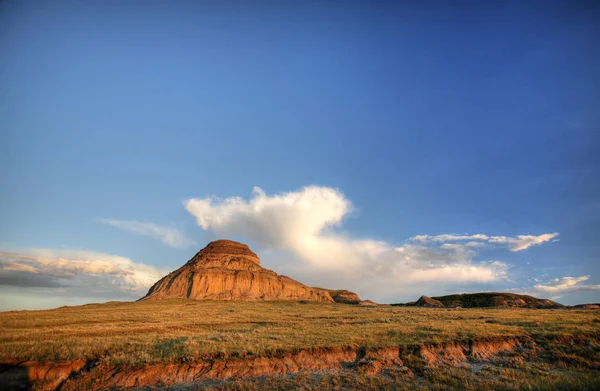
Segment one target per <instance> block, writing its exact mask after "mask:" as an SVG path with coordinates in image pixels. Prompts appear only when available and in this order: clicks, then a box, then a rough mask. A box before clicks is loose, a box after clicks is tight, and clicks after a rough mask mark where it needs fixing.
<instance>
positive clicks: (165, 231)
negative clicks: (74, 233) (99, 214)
mask: <svg viewBox="0 0 600 391" xmlns="http://www.w3.org/2000/svg"><path fill="white" fill-rule="evenodd" d="M97 221H98V222H101V223H104V224H108V225H111V226H113V227H116V228H120V229H123V230H125V231H129V232H133V233H136V234H138V235H145V236H150V237H152V238H155V239H158V240H160V241H161V242H163V243H164V244H166V245H167V246H170V247H173V248H178V249H181V248H187V247H189V246H191V245H193V244H196V243H195V242H194V241H193V240H191V239H189V238H188V237H186V236H185V235H184V234H183V233H182V232H181V231H180V230H179V229H177V228H175V227H167V226H162V225H158V224H154V223H151V222H144V221H135V220H115V219H97Z"/></svg>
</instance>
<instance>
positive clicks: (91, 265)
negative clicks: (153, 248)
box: [0, 249, 167, 297]
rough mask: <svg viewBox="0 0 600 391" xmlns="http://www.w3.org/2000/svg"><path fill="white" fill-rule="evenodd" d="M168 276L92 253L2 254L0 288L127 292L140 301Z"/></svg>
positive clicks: (37, 251)
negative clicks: (151, 288) (2, 286)
mask: <svg viewBox="0 0 600 391" xmlns="http://www.w3.org/2000/svg"><path fill="white" fill-rule="evenodd" d="M166 272H167V271H166V270H159V269H157V268H155V267H153V266H149V265H145V264H143V263H139V262H134V261H132V260H131V259H129V258H126V257H121V256H117V255H110V254H104V253H96V252H90V251H81V250H56V249H29V250H26V251H24V252H0V285H4V286H13V287H15V286H16V287H23V288H27V287H42V288H58V287H60V288H67V290H69V289H70V288H72V289H74V290H75V291H81V290H83V291H84V292H86V293H93V292H94V291H96V292H97V293H100V292H111V291H112V292H113V293H115V292H126V293H128V294H129V295H130V296H134V297H139V296H140V295H143V294H145V293H146V291H147V289H148V288H149V287H150V286H151V285H152V284H154V283H155V282H156V281H158V280H159V279H160V278H161V277H162V276H163V275H165V274H166ZM71 292H73V291H71Z"/></svg>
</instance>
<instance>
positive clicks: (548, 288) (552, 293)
mask: <svg viewBox="0 0 600 391" xmlns="http://www.w3.org/2000/svg"><path fill="white" fill-rule="evenodd" d="M589 279H590V276H579V277H562V278H554V279H552V280H550V281H547V282H545V283H542V279H541V278H534V279H533V280H534V281H536V282H538V284H536V285H533V286H532V287H526V288H515V289H510V291H512V292H518V293H527V294H530V295H542V296H549V297H551V298H558V297H562V296H565V295H567V294H569V293H574V292H593V291H600V284H582V282H585V281H588V280H589Z"/></svg>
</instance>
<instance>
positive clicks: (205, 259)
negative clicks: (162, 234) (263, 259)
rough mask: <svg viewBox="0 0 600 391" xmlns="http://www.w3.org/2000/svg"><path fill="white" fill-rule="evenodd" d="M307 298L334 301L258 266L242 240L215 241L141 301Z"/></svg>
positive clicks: (321, 293) (325, 295) (320, 291)
mask: <svg viewBox="0 0 600 391" xmlns="http://www.w3.org/2000/svg"><path fill="white" fill-rule="evenodd" d="M172 298H187V299H195V300H308V301H321V302H326V303H333V302H334V300H333V299H332V298H331V296H330V295H329V293H328V292H326V291H324V290H319V289H315V288H311V287H309V286H306V285H304V284H302V283H300V282H298V281H296V280H293V279H291V278H289V277H286V276H280V275H278V274H277V273H275V272H274V271H272V270H269V269H265V268H263V267H261V266H260V259H259V258H258V256H257V255H256V254H255V253H254V252H252V250H250V248H249V247H248V246H247V245H245V244H242V243H238V242H234V241H231V240H217V241H214V242H211V243H209V244H208V245H207V246H206V247H205V248H203V249H202V250H200V251H199V252H198V253H197V254H196V255H194V257H193V258H192V259H190V260H189V261H188V262H187V263H186V264H185V265H183V266H182V267H180V268H179V269H177V270H175V271H174V272H172V273H170V274H169V275H167V276H165V277H163V278H162V279H160V280H159V281H158V282H157V283H156V284H154V285H153V286H152V287H151V288H150V290H149V291H148V294H147V295H146V296H144V297H143V298H142V300H161V299H172Z"/></svg>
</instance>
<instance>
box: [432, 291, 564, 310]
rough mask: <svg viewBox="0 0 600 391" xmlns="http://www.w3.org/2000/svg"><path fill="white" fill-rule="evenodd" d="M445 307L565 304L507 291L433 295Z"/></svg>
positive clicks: (530, 306)
mask: <svg viewBox="0 0 600 391" xmlns="http://www.w3.org/2000/svg"><path fill="white" fill-rule="evenodd" d="M432 299H434V300H437V301H439V302H441V303H442V304H443V305H444V306H445V307H462V308H480V307H523V308H562V307H563V305H562V304H559V303H557V302H554V301H552V300H548V299H538V298H537V297H533V296H529V295H518V294H516V293H505V292H485V293H463V294H459V295H448V296H438V297H432Z"/></svg>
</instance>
